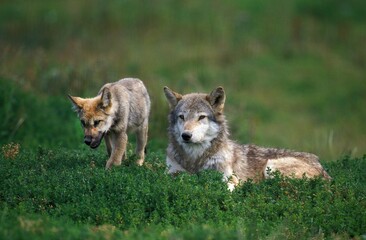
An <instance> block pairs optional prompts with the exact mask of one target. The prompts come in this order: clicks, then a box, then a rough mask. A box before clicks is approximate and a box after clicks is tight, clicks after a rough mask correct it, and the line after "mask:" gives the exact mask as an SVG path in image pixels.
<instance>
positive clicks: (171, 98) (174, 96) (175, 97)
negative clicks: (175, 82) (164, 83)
mask: <svg viewBox="0 0 366 240" xmlns="http://www.w3.org/2000/svg"><path fill="white" fill-rule="evenodd" d="M164 93H165V97H166V99H168V102H169V105H170V107H171V108H174V107H175V106H176V105H177V104H178V102H179V101H180V100H181V99H182V95H180V94H179V93H176V92H173V91H172V90H170V89H169V88H168V87H164Z"/></svg>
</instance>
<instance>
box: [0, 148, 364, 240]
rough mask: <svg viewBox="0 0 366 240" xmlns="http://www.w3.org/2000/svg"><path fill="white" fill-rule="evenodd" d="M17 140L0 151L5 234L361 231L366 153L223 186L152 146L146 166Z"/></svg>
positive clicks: (292, 235) (269, 235) (1, 232)
mask: <svg viewBox="0 0 366 240" xmlns="http://www.w3.org/2000/svg"><path fill="white" fill-rule="evenodd" d="M14 148H16V147H15V146H14V145H13V146H8V148H7V149H5V148H3V154H2V156H1V159H0V165H1V169H0V176H1V179H0V180H1V181H0V200H1V205H0V207H1V209H2V210H1V212H0V217H1V220H2V224H1V228H0V236H1V238H2V239H13V238H18V237H19V238H22V236H23V237H24V236H28V235H29V234H31V235H33V236H38V237H42V238H44V239H46V238H47V237H50V236H53V237H56V238H65V237H67V238H79V237H84V236H85V237H87V238H93V239H98V238H99V237H100V236H101V235H102V236H104V237H106V236H109V237H111V238H113V239H118V238H120V237H121V236H123V237H126V238H130V239H134V238H136V237H141V238H148V239H156V238H174V237H178V238H181V237H182V238H203V239H209V238H210V237H209V236H211V237H212V238H215V239H228V238H229V239H236V238H245V237H249V238H264V239H282V238H287V239H296V238H301V239H303V238H313V237H316V238H332V237H334V236H337V237H340V238H343V237H344V238H348V237H357V236H361V235H362V234H364V233H365V232H364V231H365V226H366V212H365V211H364V210H365V208H366V187H365V184H364V183H365V181H366V179H365V174H364V171H363V169H365V167H366V156H365V157H363V158H357V159H350V158H348V157H344V158H343V159H340V160H338V161H334V162H332V163H329V164H326V168H327V170H328V172H329V174H330V175H331V176H332V177H333V180H332V181H331V182H328V181H324V180H322V179H312V180H308V179H299V180H293V179H288V178H283V177H281V176H280V175H278V174H277V173H274V177H273V178H272V179H269V180H266V181H263V182H261V183H252V182H250V181H249V182H245V183H243V184H242V186H240V187H238V188H237V189H236V190H235V191H234V192H233V193H230V192H229V191H228V190H227V189H226V184H225V183H224V182H222V180H221V179H222V177H221V175H220V174H218V173H217V172H213V171H204V172H201V173H199V174H196V175H189V174H181V175H179V176H177V177H175V178H173V177H171V176H169V175H167V174H166V173H165V164H164V154H162V153H161V152H156V153H151V154H149V157H148V159H147V161H146V164H145V165H144V166H143V167H139V166H137V165H135V164H133V158H134V157H133V156H131V157H130V158H129V159H130V160H129V161H126V162H125V163H124V165H123V166H121V167H116V168H113V169H112V170H110V171H105V170H104V164H105V160H106V155H105V153H104V151H89V150H88V151H82V150H75V151H70V150H49V149H45V148H41V147H40V148H38V149H37V150H36V151H26V150H22V149H15V150H14ZM130 148H132V147H130ZM131 150H132V149H129V154H131ZM6 153H8V154H6ZM53 237H52V238H53Z"/></svg>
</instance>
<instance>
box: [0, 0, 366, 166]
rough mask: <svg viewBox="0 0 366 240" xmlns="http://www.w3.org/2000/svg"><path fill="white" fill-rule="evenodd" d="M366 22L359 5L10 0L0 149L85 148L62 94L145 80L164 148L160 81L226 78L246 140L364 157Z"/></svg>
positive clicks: (4, 14)
mask: <svg viewBox="0 0 366 240" xmlns="http://www.w3.org/2000/svg"><path fill="white" fill-rule="evenodd" d="M365 20H366V1H359V0H357V1H356V0H349V1H344V0H332V1H331V0H323V1H317V0H279V1H276V2H273V1H264V0H257V1H254V0H251V1H249V0H232V1H216V0H214V1H208V0H202V1H196V0H185V1H170V0H154V1H132V0H131V1H130V0H111V1H102V0H89V1H72V0H63V1H46V0H44V1H41V0H32V1H23V0H12V1H9V0H3V1H1V3H0V92H1V94H0V116H1V120H2V121H1V122H0V145H3V144H6V143H9V142H16V143H20V145H21V146H22V147H25V148H28V147H29V148H32V147H37V146H39V145H41V146H46V147H51V148H52V147H55V148H58V147H66V148H80V147H84V148H85V147H86V146H83V145H82V132H81V126H80V124H79V121H78V120H77V118H76V116H75V113H73V112H72V110H71V104H70V102H69V100H68V99H67V97H66V95H67V94H72V95H80V96H83V97H92V96H95V95H96V93H97V92H98V91H99V88H100V87H101V86H102V85H103V84H105V83H107V82H112V81H116V80H118V79H120V78H123V77H137V78H140V79H142V80H143V81H144V82H145V84H146V86H147V88H148V91H149V93H150V96H151V99H152V111H151V117H150V140H149V146H150V148H151V150H152V151H158V150H164V149H165V147H166V143H167V137H166V135H167V134H166V129H167V114H168V106H167V103H166V101H165V98H164V95H163V92H162V88H163V86H165V85H167V86H169V87H170V88H172V89H173V90H176V91H178V92H180V93H189V92H210V91H211V90H212V89H214V88H215V87H217V86H219V85H221V86H223V87H224V88H225V90H226V94H227V102H226V110H225V111H226V115H227V119H228V120H229V126H230V129H231V133H232V138H233V139H236V140H237V141H238V142H241V143H254V144H258V145H262V146H272V147H283V148H290V149H296V150H301V151H310V152H313V153H315V154H318V155H320V157H321V158H322V159H323V160H324V161H329V160H333V159H336V158H338V157H339V156H340V155H343V154H352V155H356V156H360V155H363V154H364V153H366V128H365V121H366V107H365V106H366V79H365V78H366V46H365V45H366V21H365ZM103 151H104V149H103Z"/></svg>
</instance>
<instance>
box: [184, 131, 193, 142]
mask: <svg viewBox="0 0 366 240" xmlns="http://www.w3.org/2000/svg"><path fill="white" fill-rule="evenodd" d="M182 138H183V140H184V141H189V140H191V138H192V133H189V132H184V133H182Z"/></svg>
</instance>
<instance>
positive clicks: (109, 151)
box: [104, 133, 113, 157]
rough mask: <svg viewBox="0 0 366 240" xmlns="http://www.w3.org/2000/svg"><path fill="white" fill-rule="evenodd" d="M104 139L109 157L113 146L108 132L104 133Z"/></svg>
mask: <svg viewBox="0 0 366 240" xmlns="http://www.w3.org/2000/svg"><path fill="white" fill-rule="evenodd" d="M104 140H105V145H106V147H107V153H108V157H111V154H112V149H113V147H112V139H111V135H110V133H107V134H106V135H105V137H104Z"/></svg>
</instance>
